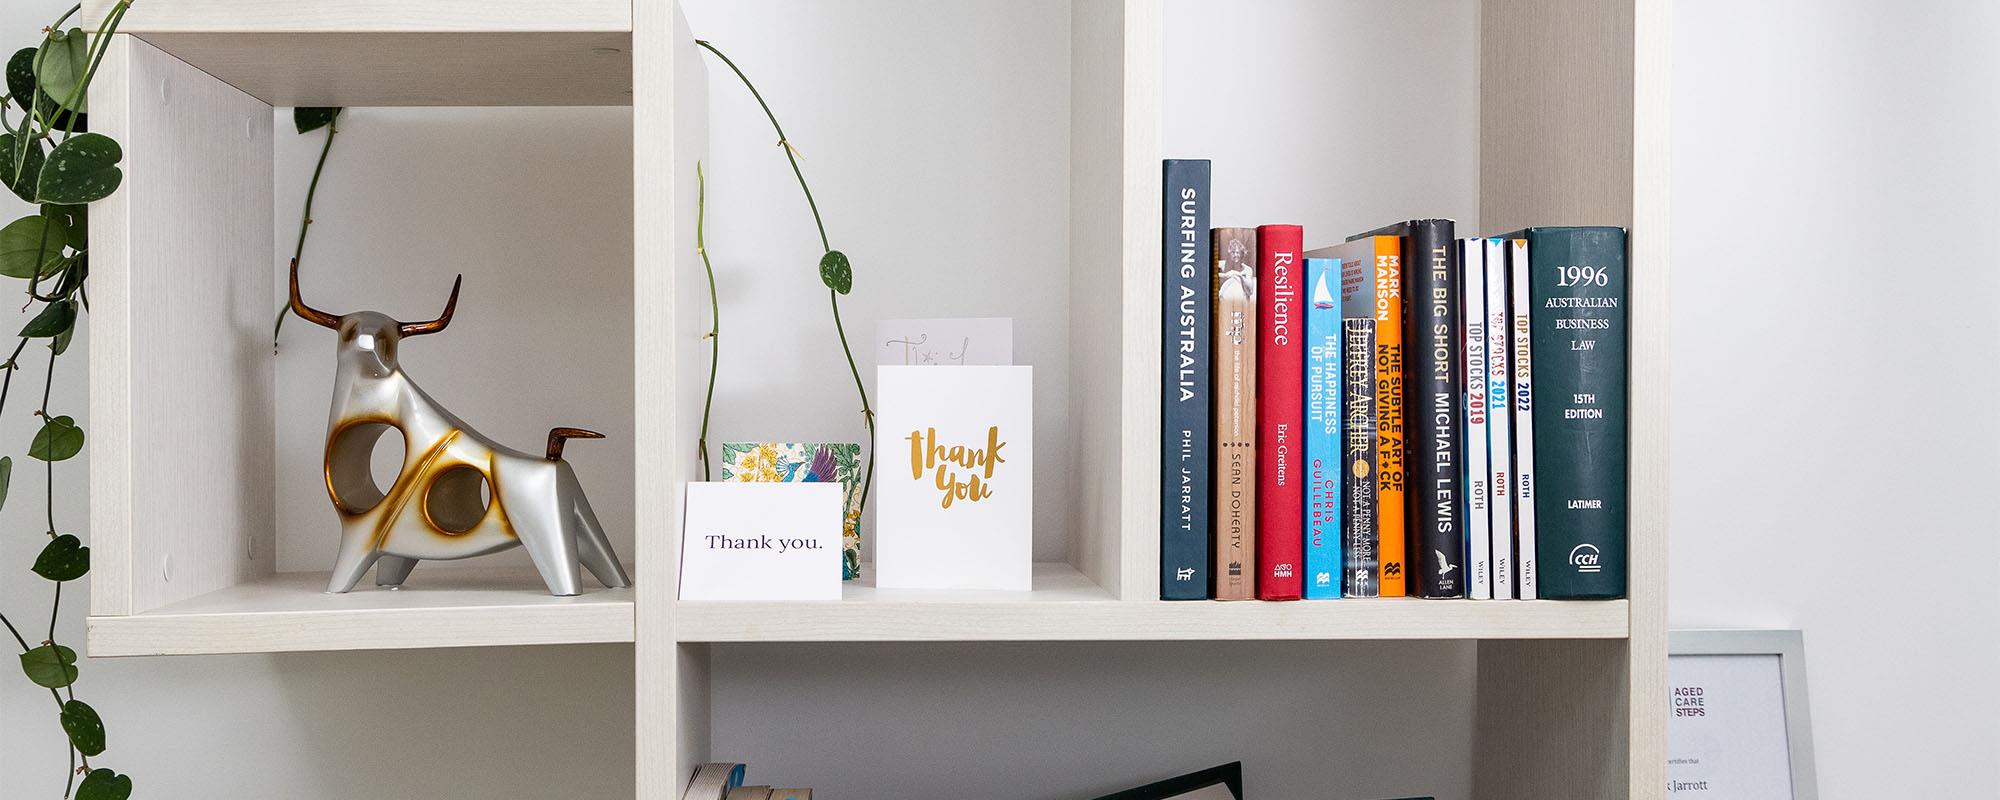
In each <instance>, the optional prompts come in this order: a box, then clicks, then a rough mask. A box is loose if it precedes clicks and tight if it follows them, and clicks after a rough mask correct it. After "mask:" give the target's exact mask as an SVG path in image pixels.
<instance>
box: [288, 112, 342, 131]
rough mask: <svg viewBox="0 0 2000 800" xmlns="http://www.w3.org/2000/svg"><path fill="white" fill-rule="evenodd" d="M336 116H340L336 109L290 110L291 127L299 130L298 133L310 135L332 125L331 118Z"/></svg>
mask: <svg viewBox="0 0 2000 800" xmlns="http://www.w3.org/2000/svg"><path fill="white" fill-rule="evenodd" d="M337 116H340V109H338V108H312V107H307V108H294V109H292V125H293V126H294V127H296V128H298V129H299V133H312V132H313V131H316V130H319V129H321V128H324V127H326V126H328V125H332V124H333V118H334V117H337Z"/></svg>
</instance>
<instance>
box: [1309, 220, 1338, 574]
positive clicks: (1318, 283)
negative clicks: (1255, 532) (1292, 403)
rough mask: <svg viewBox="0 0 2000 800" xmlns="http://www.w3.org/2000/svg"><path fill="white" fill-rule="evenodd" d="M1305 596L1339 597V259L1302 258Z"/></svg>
mask: <svg viewBox="0 0 2000 800" xmlns="http://www.w3.org/2000/svg"><path fill="white" fill-rule="evenodd" d="M1306 286H1307V287H1308V292H1309V294H1308V295H1307V296H1308V297H1309V298H1310V300H1311V302H1309V303H1307V304H1306V435H1305V445H1306V495H1305V497H1306V513H1305V521H1306V546H1305V551H1306V574H1305V581H1304V583H1305V597H1306V599H1307V600H1330V599H1333V598H1336V597H1339V596H1340V583H1341V563H1340V562H1341V535H1340V534H1341V526H1340V508H1341V504H1342V502H1343V497H1344V495H1342V493H1341V486H1340V479H1341V476H1342V475H1344V474H1345V473H1346V471H1345V470H1343V469H1341V459H1342V455H1341V443H1340V412H1341V378H1342V373H1341V369H1340V366H1341V365H1340V351H1341V347H1340V343H1341V324H1340V259H1338V258H1308V259H1306Z"/></svg>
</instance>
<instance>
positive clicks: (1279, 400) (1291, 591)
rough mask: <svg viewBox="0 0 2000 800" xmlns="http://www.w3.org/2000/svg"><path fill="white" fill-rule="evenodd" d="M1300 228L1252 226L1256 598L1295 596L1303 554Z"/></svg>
mask: <svg viewBox="0 0 2000 800" xmlns="http://www.w3.org/2000/svg"><path fill="white" fill-rule="evenodd" d="M1304 238H1305V231H1304V229H1302V228H1300V227H1299V226H1297V225H1264V226H1261V227H1259V228H1258V229H1257V278H1258V280H1257V282H1258V284H1259V286H1258V288H1259V293H1258V297H1257V305H1258V316H1259V318H1258V324H1259V327H1258V335H1257V597H1258V599H1260V600H1297V599H1299V598H1300V596H1301V595H1302V594H1303V592H1302V587H1301V578H1302V574H1301V573H1302V571H1303V566H1302V564H1303V562H1304V560H1305V552H1304V548H1305V544H1304V543H1305V476H1304V470H1303V469H1302V468H1303V467H1304V460H1305V440H1304V439H1303V438H1302V435H1303V433H1304V428H1305V412H1304V404H1305V366H1306V362H1305V309H1304V308H1302V307H1301V305H1300V302H1299V301H1300V297H1299V287H1300V284H1301V283H1302V282H1303V280H1304V277H1305V264H1304V263H1303V261H1302V260H1301V256H1300V251H1301V250H1303V249H1304V248H1303V239H1304Z"/></svg>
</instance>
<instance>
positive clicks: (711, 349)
mask: <svg viewBox="0 0 2000 800" xmlns="http://www.w3.org/2000/svg"><path fill="white" fill-rule="evenodd" d="M694 185H695V190H694V250H695V252H697V253H700V254H701V268H702V269H703V270H706V271H707V272H708V320H709V322H708V396H707V397H705V398H703V399H702V401H701V436H700V438H697V439H695V450H696V452H697V453H698V454H699V455H700V456H701V479H702V480H705V481H712V480H715V477H714V476H713V475H712V474H711V473H710V472H709V466H708V460H709V459H708V413H709V410H710V409H712V408H714V407H715V372H716V369H717V367H718V366H719V365H720V364H721V362H722V303H721V302H720V301H718V300H717V299H716V295H715V266H714V265H713V264H710V263H709V261H708V244H707V242H706V241H704V240H703V238H702V229H703V227H704V225H705V224H706V223H707V220H708V178H707V176H705V175H703V174H702V171H701V162H699V161H696V162H694Z"/></svg>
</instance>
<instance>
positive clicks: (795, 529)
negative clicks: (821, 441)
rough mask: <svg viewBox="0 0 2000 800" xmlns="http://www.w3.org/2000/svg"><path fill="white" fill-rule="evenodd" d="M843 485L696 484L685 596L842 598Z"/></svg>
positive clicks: (687, 529)
mask: <svg viewBox="0 0 2000 800" xmlns="http://www.w3.org/2000/svg"><path fill="white" fill-rule="evenodd" d="M843 506H844V502H843V498H842V492H841V486H840V484H838V483H730V482H714V483H708V482H699V481H697V482H692V483H689V484H688V485H687V517H686V522H685V524H684V525H683V526H682V528H681V599H682V600H839V599H840V536H841V528H842V525H841V520H842V518H843V517H844V516H845V514H844V513H843V511H842V509H843Z"/></svg>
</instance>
